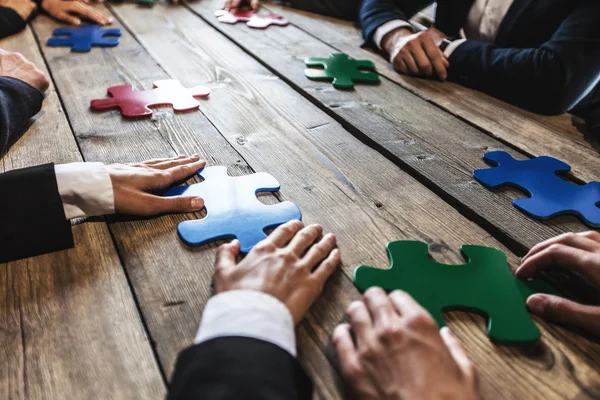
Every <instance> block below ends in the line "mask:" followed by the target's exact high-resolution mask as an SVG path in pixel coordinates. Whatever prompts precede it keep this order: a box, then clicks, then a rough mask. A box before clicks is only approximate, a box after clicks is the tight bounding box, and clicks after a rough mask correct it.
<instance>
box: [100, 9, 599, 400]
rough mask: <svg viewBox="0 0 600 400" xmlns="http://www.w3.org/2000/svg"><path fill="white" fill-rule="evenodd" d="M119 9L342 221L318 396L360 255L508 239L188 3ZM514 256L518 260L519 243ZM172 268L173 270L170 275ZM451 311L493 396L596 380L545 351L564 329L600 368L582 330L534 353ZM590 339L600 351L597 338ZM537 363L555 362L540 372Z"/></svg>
mask: <svg viewBox="0 0 600 400" xmlns="http://www.w3.org/2000/svg"><path fill="white" fill-rule="evenodd" d="M111 9H112V10H113V11H114V13H115V14H116V15H117V16H118V18H119V19H120V21H121V22H122V23H123V24H124V25H125V26H126V27H127V28H128V30H129V31H130V32H131V33H132V34H133V35H134V36H135V37H136V39H137V40H139V42H140V43H141V44H142V45H143V46H144V47H145V48H146V50H147V51H148V52H149V53H150V54H151V55H152V56H153V58H154V59H155V60H156V61H157V62H158V63H159V64H160V65H161V67H162V68H163V69H164V70H165V71H166V72H167V73H168V74H169V76H172V77H174V78H177V79H179V80H181V81H182V82H183V83H184V85H191V84H195V82H198V81H200V82H208V84H209V85H212V87H213V92H212V94H211V98H210V100H209V101H207V102H206V103H205V104H203V106H202V112H203V113H204V115H206V117H207V118H208V119H209V120H210V122H211V123H212V124H213V125H214V126H215V127H216V129H217V130H218V131H219V132H220V134H221V135H222V136H223V137H224V138H225V139H226V140H227V142H228V143H229V145H231V146H232V147H233V148H234V149H235V150H236V151H237V153H238V154H239V155H240V156H241V157H242V158H243V159H244V160H246V161H247V162H248V164H249V165H250V166H251V167H252V169H253V170H260V171H263V170H264V171H268V172H270V173H272V174H273V175H274V176H276V177H277V178H278V179H279V180H280V182H281V183H282V188H283V189H282V198H285V199H287V200H292V201H294V202H295V203H297V204H298V205H299V206H300V208H301V209H302V211H303V214H304V217H305V218H304V219H305V221H306V222H308V223H310V222H320V223H322V224H323V225H324V226H325V228H326V229H327V230H331V231H334V232H336V233H337V235H338V238H339V243H340V248H341V249H342V251H343V260H344V265H343V270H344V272H345V274H336V275H335V276H334V277H333V278H332V280H331V281H330V282H329V283H328V285H327V288H326V291H325V294H324V296H323V297H322V298H321V299H320V300H319V301H318V303H317V304H316V305H315V306H314V307H313V309H312V310H311V313H310V315H309V317H308V318H307V321H306V323H305V324H303V325H302V326H301V328H300V329H299V331H298V335H299V343H300V345H301V346H302V347H301V351H300V352H301V355H302V357H303V358H302V361H303V363H304V365H305V366H306V367H307V368H308V369H309V371H311V372H313V375H314V376H316V384H317V386H318V389H319V395H320V396H322V397H325V398H336V396H337V393H338V392H337V386H336V384H335V374H332V373H331V371H329V370H325V371H323V369H324V368H325V367H326V366H325V365H324V364H323V359H322V355H319V353H315V349H314V348H312V346H310V341H309V340H307V338H306V336H305V335H307V334H308V335H310V337H311V338H314V340H315V341H316V342H317V343H318V344H319V346H320V347H321V349H323V351H324V352H325V354H326V355H327V356H328V357H330V354H331V349H330V347H329V336H330V333H331V331H332V329H333V327H334V326H335V325H336V324H337V323H338V322H339V321H340V320H341V319H342V317H343V312H344V310H345V308H346V306H347V305H348V304H349V303H350V301H351V300H353V299H356V298H358V296H359V295H358V293H357V292H356V290H355V289H354V287H353V286H352V284H351V282H350V279H349V276H350V274H351V273H352V270H353V268H354V267H355V266H356V265H357V264H359V263H368V264H371V265H377V266H382V267H383V266H385V265H387V260H386V255H385V251H384V245H385V243H386V242H387V241H389V240H396V239H403V238H410V239H415V238H416V239H420V240H424V241H427V242H429V243H430V244H431V245H432V249H433V253H434V255H435V257H436V258H439V259H440V260H443V261H445V262H450V263H456V262H461V261H462V258H461V256H460V255H458V252H457V249H458V247H459V246H460V245H461V244H463V243H465V242H468V243H483V244H487V245H490V246H495V247H500V248H502V246H501V244H500V243H498V242H497V241H496V240H494V239H493V238H491V237H490V236H489V235H488V234H486V232H485V231H483V230H482V229H481V228H479V227H477V225H475V224H473V223H471V222H469V221H468V220H467V219H466V218H464V217H463V216H461V215H460V214H459V213H458V212H456V210H454V209H453V208H452V207H450V206H449V205H448V204H446V203H445V202H443V201H442V200H441V199H440V198H439V197H437V196H436V195H435V194H434V193H432V192H431V191H429V190H427V189H426V188H425V187H423V186H422V185H421V184H420V183H419V182H417V181H416V180H415V179H413V178H411V177H410V176H409V175H408V174H406V173H404V172H402V171H401V170H400V169H398V168H397V167H396V166H395V165H394V164H393V163H391V162H390V161H388V160H387V159H386V158H385V157H383V156H382V155H381V154H379V153H378V152H376V151H374V150H373V149H371V148H369V147H368V146H366V145H364V144H363V143H361V142H360V141H359V140H357V139H356V138H355V137H353V136H352V135H351V134H349V132H347V131H346V130H345V129H344V128H343V127H342V126H341V125H340V124H339V123H338V122H336V121H335V120H334V119H333V118H331V117H330V116H328V115H327V114H325V113H324V112H322V111H319V110H318V109H317V108H316V107H315V106H314V105H312V104H311V103H310V102H309V101H307V100H306V99H303V98H302V97H300V96H299V95H298V94H297V93H296V92H295V91H294V90H293V88H290V87H289V86H287V85H286V84H285V83H284V82H282V81H281V80H280V79H278V78H277V77H276V76H273V75H272V74H271V73H270V72H269V70H267V69H266V68H264V67H263V66H261V65H260V64H259V63H258V62H256V60H254V59H253V58H252V57H250V56H248V55H247V54H245V53H243V52H242V51H240V49H239V48H237V47H236V46H235V44H233V43H231V42H229V41H228V40H227V39H226V38H225V37H223V36H221V35H219V34H218V33H217V32H215V30H214V29H213V28H212V27H210V26H209V25H207V24H206V23H203V22H202V21H200V20H198V19H197V18H196V17H195V16H194V15H192V14H191V13H189V12H188V11H187V10H185V9H182V8H173V7H167V6H164V5H161V4H157V5H156V6H155V7H154V8H153V9H151V10H143V11H142V10H139V9H138V8H137V7H135V6H133V5H129V4H123V5H112V6H111ZM140 13H141V14H140ZM277 32H279V31H277ZM182 55H183V56H182ZM438 112H439V111H438ZM195 140H197V141H198V143H217V142H218V143H221V142H222V141H223V139H221V138H219V137H217V136H213V135H212V134H210V135H208V134H202V135H198V136H196V137H195ZM181 143H183V142H181ZM201 146H203V145H201ZM224 147H225V145H223V146H222V147H221V148H224ZM214 157H217V155H215V156H214ZM511 262H512V264H513V265H516V262H517V259H516V257H515V256H514V255H511ZM169 279H171V278H170V277H164V278H163V282H165V281H168V280H169ZM182 314H183V310H182ZM180 317H183V315H180ZM449 318H450V319H451V324H452V326H453V327H454V328H455V330H456V331H457V332H458V333H459V334H460V335H461V338H463V340H464V342H465V343H466V345H467V347H469V349H470V351H471V353H472V355H473V357H474V359H475V360H476V362H478V364H479V365H482V366H483V365H485V368H482V369H484V371H482V376H483V382H484V383H483V387H484V389H483V391H484V393H485V394H486V395H487V397H490V398H498V397H506V398H510V397H525V396H527V397H532V396H534V397H535V396H539V397H547V396H549V397H551V398H561V397H562V396H563V395H564V394H569V395H571V394H574V393H580V392H581V391H583V390H588V388H587V387H586V386H585V384H584V385H581V381H577V382H575V381H572V380H571V378H570V376H569V373H568V372H567V370H566V369H565V368H564V366H563V365H551V366H548V365H547V364H543V363H542V362H541V361H540V359H541V358H543V357H544V359H554V358H556V357H557V356H555V355H554V349H555V346H557V345H556V344H555V343H554V342H555V341H560V342H561V347H560V349H561V351H565V350H564V349H565V347H562V346H563V344H564V343H567V344H566V345H564V346H566V348H567V349H569V350H566V353H568V356H566V357H567V358H568V359H569V360H576V361H574V363H576V364H580V363H582V366H581V369H580V370H581V371H585V372H584V373H582V374H581V376H583V377H584V379H583V381H585V382H586V383H587V382H592V381H593V380H594V379H595V375H594V373H593V372H591V368H588V367H587V365H588V364H587V362H588V361H587V360H585V357H584V355H583V354H584V353H582V352H581V350H580V347H579V342H580V338H579V337H578V336H577V335H574V334H571V333H569V332H567V331H564V330H562V329H560V328H558V329H555V328H554V327H547V328H546V327H544V328H543V329H544V335H550V334H549V333H547V332H548V330H547V329H549V330H551V331H552V332H553V333H552V335H553V336H545V339H544V342H543V345H541V346H540V347H536V348H534V349H529V351H530V353H531V354H529V353H525V352H523V354H521V353H519V354H516V355H515V354H514V349H506V348H503V347H496V346H493V345H491V344H490V342H489V340H488V339H487V338H486V337H485V334H484V323H483V320H482V319H481V318H474V317H472V316H470V315H467V314H459V313H455V314H452V315H451V316H450V317H449ZM176 325H177V324H176ZM474 336H475V339H474ZM576 342H578V344H577V345H575V343H576ZM306 343H309V344H306ZM585 346H586V347H587V346H589V348H588V350H589V351H597V350H596V345H595V344H593V343H591V342H586V343H585ZM586 351H587V350H586ZM561 354H565V353H561ZM514 363H517V364H519V367H518V369H519V371H520V373H521V375H517V374H514V372H513V371H514V368H515V367H514V365H513V364H514ZM540 369H543V370H544V371H545V370H549V371H550V372H548V373H545V374H544V375H542V374H541V373H540ZM498 374H501V375H502V376H504V377H509V378H507V379H509V380H510V379H512V380H521V379H522V376H523V375H524V376H525V377H526V378H525V379H524V380H522V381H520V384H519V385H515V387H514V388H510V387H507V385H505V384H504V383H505V382H500V381H498V380H497V379H495V377H496V376H498ZM540 375H542V376H540ZM538 380H541V381H543V383H541V381H538ZM546 380H547V381H546ZM532 383H535V387H534V386H532V385H531V384H532ZM540 386H541V387H543V388H544V389H540V388H539V387H540Z"/></svg>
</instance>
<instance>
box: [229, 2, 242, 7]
mask: <svg viewBox="0 0 600 400" xmlns="http://www.w3.org/2000/svg"><path fill="white" fill-rule="evenodd" d="M241 2H242V0H232V2H231V8H233V9H235V8H238V7H239V6H240V3H241Z"/></svg>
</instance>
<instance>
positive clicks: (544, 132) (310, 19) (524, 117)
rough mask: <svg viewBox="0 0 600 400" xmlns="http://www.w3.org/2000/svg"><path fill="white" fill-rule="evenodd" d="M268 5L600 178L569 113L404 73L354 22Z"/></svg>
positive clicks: (514, 139)
mask: <svg viewBox="0 0 600 400" xmlns="http://www.w3.org/2000/svg"><path fill="white" fill-rule="evenodd" d="M268 8H269V9H272V10H273V11H275V12H277V13H280V14H282V15H285V17H286V18H288V19H289V20H290V21H291V22H292V23H293V24H294V25H296V26H297V27H299V28H301V29H302V30H304V31H306V32H307V33H309V34H311V35H313V36H315V37H317V38H319V39H320V40H322V41H323V42H325V43H327V44H328V45H330V46H331V47H333V48H335V49H336V50H337V51H341V52H344V53H347V54H349V55H350V56H352V57H355V58H359V59H368V60H371V61H373V62H374V63H375V64H376V66H377V70H378V72H379V73H380V74H382V75H384V76H385V77H387V78H388V79H390V80H392V81H394V82H396V83H398V84H399V85H400V86H401V87H403V88H405V89H407V90H409V91H411V92H412V93H415V94H416V95H418V96H420V97H421V98H423V99H425V100H427V101H429V102H431V103H433V104H435V105H437V106H438V107H440V108H442V109H444V110H446V111H448V112H449V113H451V114H452V115H454V116H456V117H458V118H460V119H462V120H464V121H466V122H468V123H470V124H472V125H474V126H476V127H478V128H480V129H481V130H482V131H483V132H486V133H487V134H488V135H490V136H492V137H494V138H497V139H499V140H501V141H504V142H505V143H508V144H509V145H510V146H512V147H517V148H518V149H520V150H521V151H522V152H524V153H526V154H528V155H532V156H539V155H550V156H553V157H556V158H558V159H561V160H563V161H565V162H567V163H569V164H570V165H571V166H572V168H573V173H574V175H575V176H576V177H578V178H579V179H581V180H584V181H591V180H596V181H599V180H600V171H599V170H598V168H590V166H591V165H598V147H597V146H596V148H594V145H595V144H596V141H594V140H592V139H590V138H588V137H586V136H585V135H584V134H583V133H581V132H579V131H578V130H577V128H576V127H575V126H573V123H572V117H571V115H569V114H563V115H558V116H552V117H549V116H543V115H538V114H534V113H531V112H527V111H525V110H523V109H520V108H518V107H515V106H512V105H510V104H508V103H505V102H503V101H501V100H498V99H495V98H494V97H491V96H488V95H486V94H484V93H482V92H478V91H475V90H472V89H469V88H466V87H463V86H460V85H457V84H454V83H450V82H446V83H441V82H437V81H434V80H427V79H419V78H411V77H408V76H404V75H401V74H399V73H397V72H396V71H395V70H394V69H393V68H392V67H391V65H390V63H389V62H388V61H387V60H386V59H384V58H383V57H382V56H380V55H378V54H376V53H374V52H372V51H369V50H366V49H363V48H361V47H360V46H361V44H362V42H363V39H362V35H361V32H360V29H358V28H357V27H356V26H355V25H354V24H352V23H350V22H346V21H340V20H336V19H333V18H327V17H323V16H320V15H317V14H313V13H308V12H303V11H299V10H295V9H293V8H288V7H282V6H279V5H277V4H275V3H273V2H270V3H269V4H268Z"/></svg>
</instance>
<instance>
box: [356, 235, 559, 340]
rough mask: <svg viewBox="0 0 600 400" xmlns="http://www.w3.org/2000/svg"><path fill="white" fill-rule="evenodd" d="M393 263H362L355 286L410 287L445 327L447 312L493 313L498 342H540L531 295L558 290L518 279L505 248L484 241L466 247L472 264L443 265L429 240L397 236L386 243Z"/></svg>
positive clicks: (492, 330) (492, 325)
mask: <svg viewBox="0 0 600 400" xmlns="http://www.w3.org/2000/svg"><path fill="white" fill-rule="evenodd" d="M387 249H388V255H389V258H390V265H391V267H390V268H389V269H386V270H382V269H378V268H372V267H368V266H360V267H358V268H357V269H356V270H355V272H354V282H355V285H356V286H357V287H358V288H359V289H360V290H361V291H365V290H367V289H368V288H370V287H373V286H378V287H381V288H383V289H384V290H386V291H387V292H391V291H393V290H397V289H400V290H405V291H406V292H408V293H409V294H410V295H412V296H413V297H414V298H415V300H416V301H417V302H418V303H419V304H421V306H423V307H424V308H425V309H426V310H427V311H429V312H430V313H431V315H432V316H433V318H434V319H435V321H436V322H437V323H438V325H439V326H440V327H442V326H445V324H446V323H445V321H444V317H443V312H444V311H449V310H466V311H472V312H476V313H479V314H483V315H486V316H487V317H488V336H489V337H490V339H492V340H493V341H495V342H499V343H505V344H523V343H531V342H535V341H537V340H538V339H539V337H540V331H539V329H538V328H537V326H536V325H535V324H534V322H533V320H532V319H531V317H530V315H529V313H528V311H527V307H526V299H527V297H529V296H530V295H531V294H533V293H537V292H539V291H542V292H545V293H556V291H555V290H554V289H553V288H552V287H551V286H550V285H548V284H546V283H544V282H540V281H522V280H519V279H517V278H515V277H514V276H513V275H512V273H511V271H510V269H509V268H508V264H507V261H506V256H505V254H504V253H503V252H501V251H499V250H496V249H493V248H489V247H483V246H470V245H465V246H463V247H462V248H461V250H462V252H463V254H464V256H465V258H466V259H467V263H466V264H464V265H446V264H440V263H438V262H436V261H434V260H433V259H431V258H430V257H429V254H428V251H429V249H428V246H427V244H426V243H423V242H418V241H397V242H391V243H389V244H388V245H387Z"/></svg>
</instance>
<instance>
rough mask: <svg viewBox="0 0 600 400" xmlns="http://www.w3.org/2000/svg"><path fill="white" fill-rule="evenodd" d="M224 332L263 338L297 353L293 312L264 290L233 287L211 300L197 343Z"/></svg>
mask: <svg viewBox="0 0 600 400" xmlns="http://www.w3.org/2000/svg"><path fill="white" fill-rule="evenodd" d="M225 336H243V337H249V338H253V339H259V340H263V341H266V342H269V343H272V344H274V345H277V346H279V347H281V348H282V349H283V350H285V351H287V352H288V353H290V354H291V355H292V356H294V357H296V333H295V331H294V320H293V318H292V314H290V311H289V310H288V308H287V307H286V306H285V305H284V304H283V303H282V302H281V301H279V300H277V299H276V298H275V297H273V296H271V295H268V294H265V293H262V292H258V291H255V290H231V291H227V292H223V293H220V294H218V295H216V296H213V297H212V298H211V299H210V300H209V301H208V303H207V304H206V307H205V308H204V313H203V314H202V321H200V328H199V329H198V334H197V335H196V339H195V340H194V343H195V344H199V343H202V342H206V341H208V340H211V339H215V338H219V337H225Z"/></svg>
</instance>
